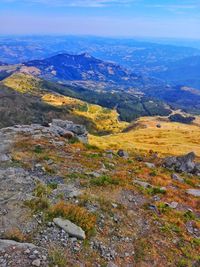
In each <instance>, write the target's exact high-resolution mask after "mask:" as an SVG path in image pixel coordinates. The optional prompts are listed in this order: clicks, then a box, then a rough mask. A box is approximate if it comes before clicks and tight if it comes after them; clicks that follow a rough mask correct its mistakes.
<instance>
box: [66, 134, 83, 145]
mask: <svg viewBox="0 0 200 267" xmlns="http://www.w3.org/2000/svg"><path fill="white" fill-rule="evenodd" d="M68 142H69V144H76V143H80V140H79V139H78V138H77V137H76V136H75V137H72V138H70V139H69V141H68Z"/></svg>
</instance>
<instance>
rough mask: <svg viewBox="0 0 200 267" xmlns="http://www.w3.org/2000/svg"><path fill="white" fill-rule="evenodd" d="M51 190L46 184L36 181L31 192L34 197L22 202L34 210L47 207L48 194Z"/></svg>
mask: <svg viewBox="0 0 200 267" xmlns="http://www.w3.org/2000/svg"><path fill="white" fill-rule="evenodd" d="M51 190H52V189H51V188H49V187H48V186H46V185H44V184H42V183H40V182H38V183H37V185H36V187H35V189H34V192H33V196H34V197H35V198H33V199H31V200H27V201H25V203H24V204H25V205H26V206H27V207H29V208H30V209H31V210H33V211H34V212H38V211H43V210H46V209H48V208H49V205H50V204H49V200H48V195H49V194H50V192H51Z"/></svg>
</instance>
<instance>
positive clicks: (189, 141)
mask: <svg viewBox="0 0 200 267" xmlns="http://www.w3.org/2000/svg"><path fill="white" fill-rule="evenodd" d="M199 122H200V118H199V117H197V119H196V121H195V124H194V125H187V124H181V123H172V122H168V121H161V120H159V118H158V117H143V118H140V119H138V123H139V124H140V126H141V127H138V128H137V129H133V130H131V131H130V132H127V133H118V134H113V135H108V136H103V137H97V136H92V135H90V143H91V144H92V145H96V146H99V147H101V148H104V149H109V148H110V149H119V148H123V149H126V150H129V151H131V150H134V149H140V150H147V151H149V150H153V151H157V152H159V153H161V154H172V155H180V154H184V153H187V152H190V151H194V152H195V153H196V154H197V155H198V156H200V146H199V144H200V124H199ZM158 123H159V124H161V128H157V127H156V125H157V124H158ZM144 127H145V128H144Z"/></svg>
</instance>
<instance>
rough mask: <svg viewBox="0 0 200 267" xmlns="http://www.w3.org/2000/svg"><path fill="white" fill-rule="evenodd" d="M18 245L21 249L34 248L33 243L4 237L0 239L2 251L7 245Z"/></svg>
mask: <svg viewBox="0 0 200 267" xmlns="http://www.w3.org/2000/svg"><path fill="white" fill-rule="evenodd" d="M11 246H12V247H18V248H23V249H27V248H29V249H33V248H35V245H33V244H31V243H19V242H16V241H13V240H6V239H0V252H1V251H4V250H5V249H6V248H8V247H11Z"/></svg>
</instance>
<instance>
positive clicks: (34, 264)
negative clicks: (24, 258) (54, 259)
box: [32, 259, 41, 267]
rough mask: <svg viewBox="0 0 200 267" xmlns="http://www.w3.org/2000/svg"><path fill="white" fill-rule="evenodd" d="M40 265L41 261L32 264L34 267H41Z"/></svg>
mask: <svg viewBox="0 0 200 267" xmlns="http://www.w3.org/2000/svg"><path fill="white" fill-rule="evenodd" d="M40 264H41V262H40V260H39V259H37V260H34V261H33V262H32V265H33V266H36V267H40Z"/></svg>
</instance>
